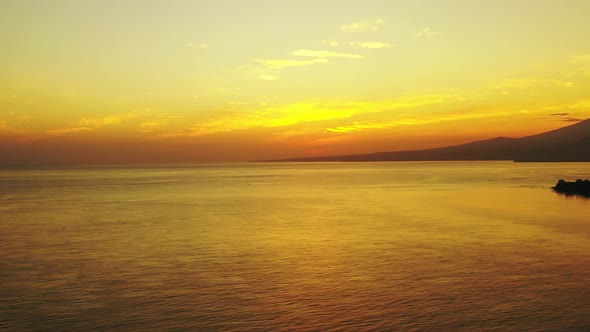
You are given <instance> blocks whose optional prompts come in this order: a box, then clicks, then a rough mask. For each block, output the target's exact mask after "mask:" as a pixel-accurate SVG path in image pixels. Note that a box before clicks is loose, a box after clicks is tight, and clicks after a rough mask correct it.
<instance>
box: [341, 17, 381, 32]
mask: <svg viewBox="0 0 590 332" xmlns="http://www.w3.org/2000/svg"><path fill="white" fill-rule="evenodd" d="M382 24H383V19H381V18H377V19H374V20H372V21H362V22H353V23H350V24H344V25H342V26H340V30H341V31H346V32H365V31H379V29H380V27H381V25H382Z"/></svg>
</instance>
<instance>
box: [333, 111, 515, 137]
mask: <svg viewBox="0 0 590 332" xmlns="http://www.w3.org/2000/svg"><path fill="white" fill-rule="evenodd" d="M509 114H511V113H510V112H494V113H462V114H447V115H438V116H437V115H433V116H429V117H420V118H403V119H397V120H390V121H355V122H353V123H352V124H350V125H345V126H338V127H333V128H327V129H326V131H329V132H332V133H350V132H357V131H363V130H371V129H387V128H392V127H398V126H415V125H426V124H432V123H440V122H447V121H458V120H470V119H478V118H490V117H498V116H506V115H509Z"/></svg>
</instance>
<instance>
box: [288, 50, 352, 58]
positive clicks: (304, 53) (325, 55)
mask: <svg viewBox="0 0 590 332" xmlns="http://www.w3.org/2000/svg"><path fill="white" fill-rule="evenodd" d="M291 55H294V56H305V57H313V58H351V59H362V58H363V56H362V55H359V54H350V53H337V52H331V51H312V50H297V51H293V52H291ZM318 60H319V59H318Z"/></svg>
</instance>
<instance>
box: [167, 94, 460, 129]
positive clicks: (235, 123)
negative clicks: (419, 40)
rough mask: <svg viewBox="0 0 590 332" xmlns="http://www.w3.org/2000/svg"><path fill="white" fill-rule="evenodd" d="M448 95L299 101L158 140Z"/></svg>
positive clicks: (277, 124)
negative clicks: (373, 99) (381, 99)
mask: <svg viewBox="0 0 590 332" xmlns="http://www.w3.org/2000/svg"><path fill="white" fill-rule="evenodd" d="M449 98H452V97H451V96H449V95H416V96H408V97H404V98H399V99H394V100H384V101H374V102H368V101H326V102H298V103H291V104H283V105H272V106H266V107H262V108H259V109H258V110H255V111H252V112H250V113H248V114H244V113H241V114H239V116H237V115H235V116H230V117H225V118H219V119H215V120H211V121H207V122H203V123H198V124H195V125H194V126H192V127H191V128H187V129H183V130H179V131H175V132H171V133H167V134H164V135H162V136H161V138H167V137H178V136H203V135H211V134H217V133H223V132H230V131H234V130H243V129H250V128H276V127H288V126H291V125H295V124H300V123H312V122H318V121H328V120H338V119H346V118H350V117H352V116H354V115H357V114H363V113H379V112H385V111H392V110H397V109H406V108H415V107H420V106H425V105H430V104H438V103H444V102H445V101H447V100H448V99H449Z"/></svg>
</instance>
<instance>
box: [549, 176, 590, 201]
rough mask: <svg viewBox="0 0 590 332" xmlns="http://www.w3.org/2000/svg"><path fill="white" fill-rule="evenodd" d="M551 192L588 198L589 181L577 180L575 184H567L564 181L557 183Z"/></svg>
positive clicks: (589, 192)
mask: <svg viewBox="0 0 590 332" xmlns="http://www.w3.org/2000/svg"><path fill="white" fill-rule="evenodd" d="M553 190H554V191H555V192H557V193H560V194H565V195H581V196H586V197H590V180H581V179H578V180H576V181H575V182H567V181H565V180H559V181H557V184H556V185H555V187H553Z"/></svg>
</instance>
